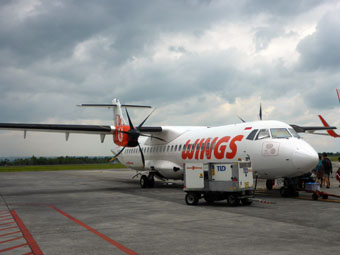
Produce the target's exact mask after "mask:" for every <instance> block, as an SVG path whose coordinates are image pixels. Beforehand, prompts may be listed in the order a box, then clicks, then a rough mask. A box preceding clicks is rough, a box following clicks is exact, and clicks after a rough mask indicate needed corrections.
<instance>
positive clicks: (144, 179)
mask: <svg viewBox="0 0 340 255" xmlns="http://www.w3.org/2000/svg"><path fill="white" fill-rule="evenodd" d="M154 176H155V175H154V173H149V175H148V176H146V175H142V176H141V177H140V180H139V183H140V186H141V188H142V189H145V188H153V187H154V185H155V178H154Z"/></svg>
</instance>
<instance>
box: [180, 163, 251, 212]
mask: <svg viewBox="0 0 340 255" xmlns="http://www.w3.org/2000/svg"><path fill="white" fill-rule="evenodd" d="M253 186H254V182H253V169H252V167H251V162H250V161H236V162H228V163H206V164H203V163H187V164H185V166H184V191H185V192H186V196H185V202H186V203H187V204H188V205H196V204H197V203H198V202H199V200H200V199H201V198H204V199H205V201H206V202H207V203H213V202H215V201H220V200H227V201H228V203H229V204H230V205H232V206H237V205H239V204H240V202H241V203H242V204H243V205H250V204H251V203H252V200H251V198H253V197H254V187H253Z"/></svg>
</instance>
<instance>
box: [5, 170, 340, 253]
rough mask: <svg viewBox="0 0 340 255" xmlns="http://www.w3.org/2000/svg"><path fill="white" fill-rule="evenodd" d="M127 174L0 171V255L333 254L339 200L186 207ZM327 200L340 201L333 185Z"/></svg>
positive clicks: (265, 195) (176, 190)
mask: <svg viewBox="0 0 340 255" xmlns="http://www.w3.org/2000/svg"><path fill="white" fill-rule="evenodd" d="M134 174H135V171H133V170H127V169H118V170H91V171H47V172H15V173H0V255H7V254H119V255H122V254H190V255H192V254H238V255H240V254H261V255H263V254H294V255H295V254H309V255H311V254H318V255H319V254H328V255H329V254H339V250H340V198H336V197H329V198H328V199H327V200H324V199H319V200H317V201H315V200H312V199H311V193H306V192H300V197H298V198H282V197H281V196H280V195H279V190H278V189H275V188H274V190H272V191H270V192H266V191H265V190H264V182H263V181H262V182H261V181H260V182H259V184H258V192H257V193H256V198H257V199H258V202H254V203H253V204H252V205H250V206H238V207H231V206H229V205H228V204H227V203H226V202H224V201H222V202H217V203H215V204H213V205H208V204H207V203H205V201H204V200H203V199H202V200H200V203H199V205H197V206H188V205H186V204H185V201H184V196H185V193H184V192H183V183H182V182H180V181H176V182H173V183H169V184H167V183H164V182H160V181H156V185H155V187H154V188H152V189H141V188H140V186H139V178H135V179H132V176H133V175H134ZM323 190H324V191H325V192H327V193H332V194H336V195H340V188H339V183H338V182H337V181H336V180H335V179H334V178H332V184H331V188H330V189H323Z"/></svg>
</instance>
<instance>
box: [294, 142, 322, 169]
mask: <svg viewBox="0 0 340 255" xmlns="http://www.w3.org/2000/svg"><path fill="white" fill-rule="evenodd" d="M318 162H319V156H318V153H317V152H316V151H315V150H314V149H312V148H310V149H309V148H297V149H296V150H295V152H294V154H293V164H294V166H295V167H296V169H297V170H299V171H300V172H301V173H307V172H309V171H311V170H313V169H314V168H315V167H316V165H317V164H318Z"/></svg>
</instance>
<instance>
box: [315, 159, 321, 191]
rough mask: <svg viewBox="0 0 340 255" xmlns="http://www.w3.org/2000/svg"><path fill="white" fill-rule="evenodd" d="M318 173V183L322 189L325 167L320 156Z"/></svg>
mask: <svg viewBox="0 0 340 255" xmlns="http://www.w3.org/2000/svg"><path fill="white" fill-rule="evenodd" d="M315 171H316V178H317V179H318V183H319V184H320V187H322V184H323V166H322V160H321V155H319V162H318V164H317V166H316V168H315Z"/></svg>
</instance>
